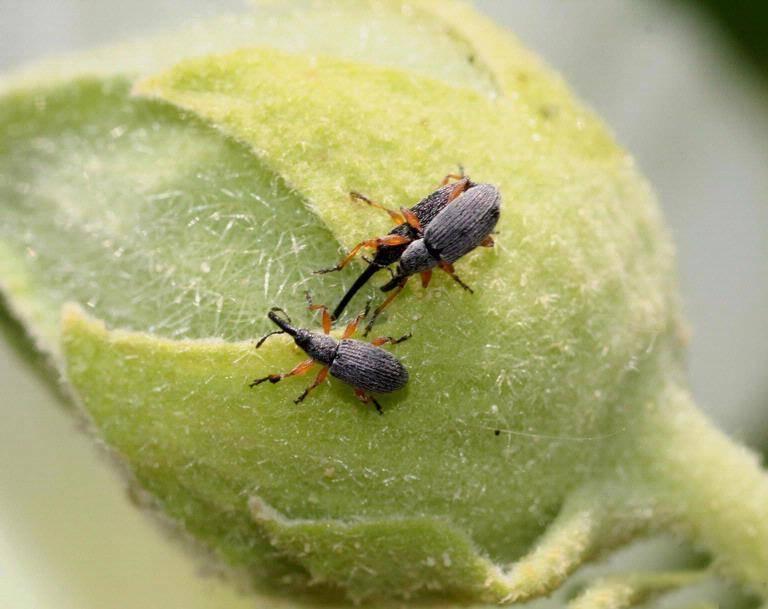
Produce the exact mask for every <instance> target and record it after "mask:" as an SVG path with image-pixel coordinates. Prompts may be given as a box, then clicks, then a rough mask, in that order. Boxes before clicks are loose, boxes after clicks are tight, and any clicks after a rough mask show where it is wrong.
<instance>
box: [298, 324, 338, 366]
mask: <svg viewBox="0 0 768 609" xmlns="http://www.w3.org/2000/svg"><path fill="white" fill-rule="evenodd" d="M293 340H294V342H295V343H296V344H297V345H298V346H299V347H300V348H301V349H302V350H303V351H304V352H305V353H306V354H307V355H309V357H311V358H312V359H313V360H316V361H318V362H320V363H321V364H325V365H326V366H330V365H331V363H332V362H333V358H334V357H336V350H337V349H338V348H339V341H338V340H336V339H335V338H333V336H328V335H327V334H320V332H311V331H310V330H304V329H300V330H297V331H296V336H294V337H293Z"/></svg>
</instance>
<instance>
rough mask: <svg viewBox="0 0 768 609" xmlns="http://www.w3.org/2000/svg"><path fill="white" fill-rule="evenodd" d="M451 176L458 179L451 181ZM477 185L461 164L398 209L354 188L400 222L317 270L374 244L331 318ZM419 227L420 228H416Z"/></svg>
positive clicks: (347, 259)
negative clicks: (370, 255) (413, 201)
mask: <svg viewBox="0 0 768 609" xmlns="http://www.w3.org/2000/svg"><path fill="white" fill-rule="evenodd" d="M451 180H456V181H455V182H451ZM474 186H475V184H474V182H472V181H471V180H470V179H469V177H467V176H465V175H464V170H463V168H461V167H459V174H452V173H451V174H448V175H447V176H445V178H444V179H443V183H442V186H441V187H440V188H438V189H437V190H435V191H434V192H432V193H430V194H429V195H427V196H426V197H424V198H423V199H422V200H421V201H419V202H418V203H417V204H416V205H414V206H413V207H411V208H410V209H406V208H400V211H399V212H398V211H395V210H392V209H389V208H387V207H384V206H383V205H381V204H379V203H376V202H375V201H372V200H371V199H369V198H368V197H366V196H364V195H361V194H360V193H357V192H351V193H350V197H351V198H352V199H353V200H356V201H362V202H363V203H367V204H368V205H370V206H371V207H375V208H377V209H381V210H384V211H385V212H387V213H388V214H389V216H390V218H392V220H393V221H394V222H395V224H397V226H395V228H393V229H392V230H391V231H390V232H389V233H388V234H387V235H386V236H384V237H379V238H376V239H369V240H367V241H362V242H360V243H358V244H357V245H356V246H355V247H353V248H352V249H351V250H350V252H349V254H347V256H346V257H345V258H344V259H343V260H342V261H341V262H340V263H339V264H337V265H336V266H335V267H332V268H329V269H323V270H320V271H316V273H330V272H333V271H340V270H341V269H343V268H344V267H345V266H346V265H347V264H348V263H349V262H350V261H351V260H352V259H353V258H354V257H355V256H356V255H357V254H358V253H359V252H360V250H361V249H362V248H363V247H375V248H376V254H375V256H374V258H373V259H372V260H370V261H369V263H368V266H367V267H366V268H365V270H364V271H363V272H362V273H361V274H360V276H359V277H358V278H357V279H356V280H355V282H354V283H353V284H352V285H351V286H350V288H349V289H348V290H347V292H346V293H345V294H344V296H343V297H342V299H341V300H340V301H339V304H338V305H336V308H335V309H334V310H333V314H332V319H338V318H339V316H341V314H342V313H343V312H344V309H345V307H346V306H347V305H348V304H349V302H350V301H351V300H352V298H353V297H354V296H355V294H357V292H358V291H360V288H362V287H363V286H364V285H365V284H366V283H367V282H368V280H369V279H370V278H371V277H373V275H375V274H376V273H377V272H379V271H380V270H381V269H383V268H386V267H388V266H389V265H391V264H394V263H395V262H397V261H398V260H399V259H400V256H401V255H402V253H403V252H404V251H405V249H406V247H408V244H409V243H410V242H411V241H413V240H414V239H418V238H419V237H420V236H421V233H420V231H421V227H426V226H428V225H429V223H430V222H432V220H433V219H434V218H435V217H436V216H437V215H438V214H439V213H440V212H441V211H442V209H443V208H444V207H445V206H446V205H448V204H449V203H450V202H451V201H452V200H453V199H455V198H456V197H457V196H459V195H460V194H461V193H463V192H465V191H467V190H469V189H471V188H473V187H474ZM417 227H419V228H417Z"/></svg>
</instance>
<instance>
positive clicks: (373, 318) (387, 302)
mask: <svg viewBox="0 0 768 609" xmlns="http://www.w3.org/2000/svg"><path fill="white" fill-rule="evenodd" d="M407 282H408V278H407V277H405V278H403V280H402V283H401V284H400V285H399V286H397V287H396V288H395V289H394V290H392V292H391V293H390V295H389V296H387V298H386V299H385V300H384V302H382V303H381V304H380V305H379V306H378V307H376V310H375V311H374V312H373V315H372V316H371V321H369V322H368V324H367V325H366V326H365V332H364V333H363V336H368V333H369V332H370V331H371V328H372V327H373V324H374V323H375V322H376V318H377V317H378V316H379V315H381V312H382V311H383V310H384V309H386V308H387V307H388V306H389V305H390V304H391V303H392V301H393V300H394V299H395V298H396V297H397V295H398V294H399V293H400V292H402V291H403V288H404V287H405V284H406V283H407Z"/></svg>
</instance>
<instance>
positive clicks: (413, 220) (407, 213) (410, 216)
mask: <svg viewBox="0 0 768 609" xmlns="http://www.w3.org/2000/svg"><path fill="white" fill-rule="evenodd" d="M400 211H401V212H402V213H403V218H405V221H406V222H407V223H408V224H410V225H411V228H413V229H414V230H415V231H416V232H418V233H419V234H421V233H422V232H423V231H424V229H423V228H422V227H421V220H419V218H418V216H416V214H414V213H413V212H412V211H411V210H410V209H408V208H407V207H401V208H400Z"/></svg>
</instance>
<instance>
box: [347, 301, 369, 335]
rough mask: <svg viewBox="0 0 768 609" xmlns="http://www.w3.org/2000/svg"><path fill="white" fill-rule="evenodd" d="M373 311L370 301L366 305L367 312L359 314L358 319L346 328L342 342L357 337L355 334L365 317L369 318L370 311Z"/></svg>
mask: <svg viewBox="0 0 768 609" xmlns="http://www.w3.org/2000/svg"><path fill="white" fill-rule="evenodd" d="M370 310H371V301H370V300H368V302H366V303H365V310H364V311H362V312H361V313H358V314H357V317H355V318H354V319H353V320H352V321H351V322H349V324H348V325H347V327H346V328H344V334H342V336H341V338H342V340H343V339H345V338H352V337H353V336H354V335H355V332H357V326H359V325H360V322H361V321H362V320H363V318H364V317H367V316H368V311H370Z"/></svg>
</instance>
